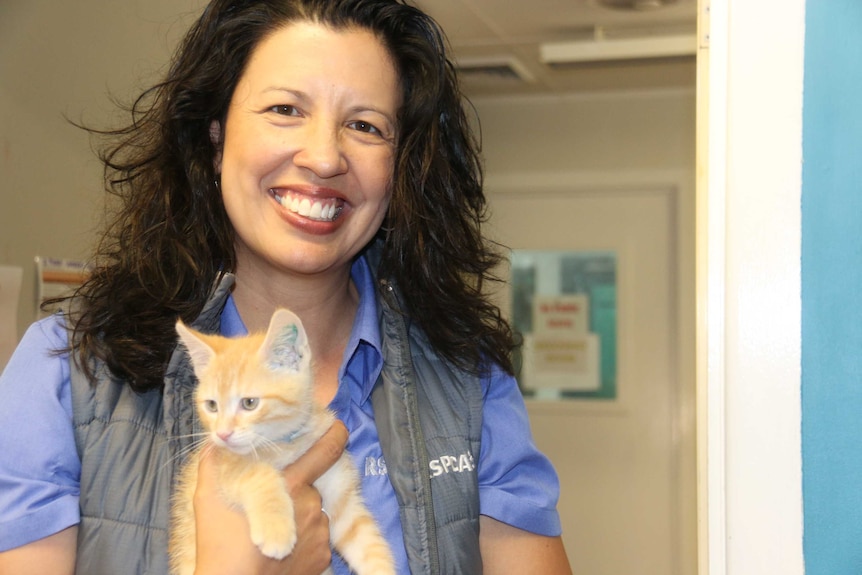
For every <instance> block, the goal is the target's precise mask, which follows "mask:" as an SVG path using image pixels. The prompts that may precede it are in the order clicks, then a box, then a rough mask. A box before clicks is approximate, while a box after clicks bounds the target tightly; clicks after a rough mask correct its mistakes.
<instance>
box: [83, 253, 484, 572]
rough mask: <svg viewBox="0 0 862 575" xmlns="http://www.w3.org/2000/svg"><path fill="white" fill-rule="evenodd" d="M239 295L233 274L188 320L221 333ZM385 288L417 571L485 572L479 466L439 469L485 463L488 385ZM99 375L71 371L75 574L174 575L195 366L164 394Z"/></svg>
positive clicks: (378, 393)
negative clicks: (172, 532)
mask: <svg viewBox="0 0 862 575" xmlns="http://www.w3.org/2000/svg"><path fill="white" fill-rule="evenodd" d="M373 267H375V266H374V265H372V268H373ZM232 286H233V277H232V276H227V277H225V278H224V280H223V281H222V282H221V283H220V285H219V286H218V287H217V289H216V291H215V292H214V294H213V295H212V297H211V298H210V300H209V302H208V303H207V305H206V306H205V308H204V310H203V311H202V313H201V315H200V317H199V318H198V319H197V320H196V321H195V322H193V323H192V325H193V326H194V327H195V328H197V329H200V330H202V331H206V332H211V333H215V332H218V329H219V324H220V317H221V312H222V309H223V307H224V304H225V302H226V300H227V296H228V294H229V292H230V289H231V287H232ZM381 286H382V290H381V291H382V292H383V296H382V297H379V298H378V307H379V310H380V331H381V340H382V345H383V350H382V351H383V357H384V366H383V372H382V373H381V375H380V380H379V381H378V385H377V386H375V389H374V391H373V392H372V396H371V400H372V405H373V407H374V413H375V420H376V422H377V429H378V433H379V436H380V443H381V446H382V449H383V453H384V457H385V459H386V462H387V469H388V473H389V479H390V481H391V482H392V484H393V486H394V488H395V491H396V496H397V499H398V505H399V509H400V513H401V524H402V527H403V530H404V543H405V546H406V548H407V556H408V559H409V563H410V570H411V573H413V574H414V575H418V574H424V575H437V574H446V575H455V574H470V575H473V574H476V575H478V574H480V573H481V572H482V561H481V557H480V555H479V497H478V485H477V475H476V470H475V465H473V466H472V468H473V469H472V472H467V473H432V472H431V469H432V468H433V465H434V462H438V463H439V462H440V461H441V458H449V460H450V461H451V458H453V457H454V458H457V457H458V456H461V455H463V454H468V456H470V457H471V461H472V457H475V459H476V460H478V455H479V441H480V436H481V427H482V395H481V386H480V384H479V382H478V380H477V378H476V377H475V376H471V375H467V374H465V373H463V372H461V371H459V370H456V369H454V368H453V367H452V366H451V365H449V364H448V363H446V362H444V361H442V360H440V359H439V358H438V357H437V356H436V354H435V353H434V352H433V350H432V349H431V347H430V345H429V344H428V342H427V340H426V339H425V336H424V334H423V333H422V332H421V330H419V329H418V328H416V327H415V326H411V325H410V323H409V320H407V319H406V318H405V316H403V315H402V314H400V313H399V312H398V311H397V306H398V304H397V301H398V298H397V296H396V293H397V290H395V289H393V288H392V287H391V286H390V285H389V284H387V283H385V282H381ZM171 337H172V335H171ZM97 377H98V383H97V384H96V385H91V384H90V383H89V382H88V381H87V380H86V378H85V377H83V375H82V374H81V373H80V372H79V371H78V370H77V369H76V368H75V366H74V362H72V402H73V421H74V426H75V439H76V443H77V449H78V454H79V455H80V457H81V500H80V507H81V523H80V524H79V526H78V555H77V567H76V572H77V573H78V574H79V575H118V574H127V573H128V574H132V573H134V574H141V575H143V574H147V575H150V574H152V575H166V574H167V572H168V566H167V528H168V517H169V505H170V494H171V486H172V483H173V480H174V474H175V473H176V471H177V470H178V468H179V466H180V465H181V463H182V460H183V456H184V454H185V453H186V451H185V450H187V449H188V448H189V447H190V444H191V440H192V437H191V434H193V433H195V432H198V431H200V429H199V425H198V422H197V418H196V416H195V412H194V408H193V401H192V394H193V390H194V386H195V379H194V376H193V374H192V371H191V367H190V364H189V360H188V357H187V355H186V354H185V352H184V351H182V349H178V350H177V351H176V352H175V353H174V354H173V356H172V357H171V360H170V363H169V367H168V370H167V372H166V376H165V388H164V392H163V393H162V392H159V391H150V392H147V393H143V394H138V393H135V392H133V391H132V390H131V389H130V388H129V387H128V385H124V384H123V383H122V382H117V381H115V380H113V379H112V378H111V376H110V373H109V372H108V370H107V369H106V368H104V366H98V368H97ZM437 469H438V470H439V469H440V468H439V465H438V467H437ZM432 475H433V477H432Z"/></svg>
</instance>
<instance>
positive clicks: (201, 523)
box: [194, 421, 347, 575]
mask: <svg viewBox="0 0 862 575" xmlns="http://www.w3.org/2000/svg"><path fill="white" fill-rule="evenodd" d="M346 443H347V429H346V428H345V427H344V424H343V423H341V422H340V421H336V422H335V424H334V425H333V426H332V428H331V429H330V430H329V431H327V432H326V434H325V435H324V436H323V437H321V438H320V439H319V440H318V442H317V443H316V444H315V445H314V446H313V447H312V448H311V449H309V450H308V452H307V453H305V454H304V455H303V456H302V457H300V458H299V459H298V460H296V462H294V463H293V464H292V465H289V466H288V467H286V468H285V470H284V479H285V483H286V484H287V489H288V492H289V493H290V496H291V497H292V498H293V502H294V507H295V511H294V512H295V518H296V530H297V541H296V546H295V547H294V549H293V552H291V554H290V555H288V556H287V557H285V558H284V559H282V560H281V561H276V560H275V559H271V558H269V557H265V556H264V555H262V554H261V553H260V550H259V549H258V548H257V547H256V546H255V545H254V544H252V542H251V538H250V536H249V528H248V521H247V520H246V518H245V515H244V514H243V513H242V512H241V511H238V510H236V509H232V508H231V507H229V506H228V505H227V504H226V503H224V501H222V499H221V497H219V495H218V491H217V487H216V485H215V481H216V480H215V470H214V469H213V465H212V463H211V461H210V458H208V457H203V458H202V459H201V464H200V468H199V470H198V485H197V489H196V491H195V499H194V506H195V526H196V527H195V529H196V531H197V565H196V568H195V574H196V575H221V574H224V575H228V574H230V575H235V574H237V573H243V574H255V575H264V574H273V575H275V574H278V575H287V574H290V575H306V574H308V575H320V573H321V572H323V570H324V569H326V568H327V567H328V566H329V563H330V560H331V554H330V550H329V519H328V518H327V517H326V515H325V514H324V513H323V512H322V511H321V505H320V494H319V493H318V492H317V490H316V489H315V488H314V487H313V486H312V483H313V482H314V481H315V480H316V479H317V478H318V477H320V476H321V475H322V474H323V473H324V472H325V471H326V470H327V469H329V468H330V467H331V466H332V465H333V464H334V463H335V462H336V461H337V460H338V458H339V457H340V456H341V453H342V452H343V451H344V447H345V445H346Z"/></svg>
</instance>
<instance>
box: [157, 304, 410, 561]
mask: <svg viewBox="0 0 862 575" xmlns="http://www.w3.org/2000/svg"><path fill="white" fill-rule="evenodd" d="M176 328H177V333H178V334H179V336H180V341H182V343H183V344H184V345H185V346H186V348H187V349H188V351H189V355H190V356H191V360H192V366H193V368H194V371H195V375H197V377H198V380H199V383H198V387H197V389H196V391H195V404H196V409H197V412H198V415H199V417H200V420H201V422H202V425H203V428H204V430H205V431H206V432H207V435H206V438H205V439H204V441H203V445H202V446H201V447H200V448H199V449H198V450H196V451H195V452H194V453H193V454H192V456H190V458H189V461H188V462H187V463H186V465H185V466H184V468H183V470H182V472H181V475H180V479H179V483H178V485H177V488H176V492H175V493H174V499H173V503H172V509H171V530H170V541H169V545H168V551H169V554H170V565H171V572H172V573H173V574H174V575H192V573H193V572H194V568H195V524H194V510H193V506H192V499H193V496H194V491H195V486H196V485H197V473H198V462H199V459H200V453H201V450H203V449H215V450H217V451H218V453H217V455H218V457H216V458H215V461H216V465H217V470H218V476H219V486H220V488H221V494H222V496H223V497H224V499H225V501H227V502H228V503H230V504H231V505H235V506H236V507H238V508H241V509H242V510H243V511H244V512H245V514H246V516H247V517H248V522H249V526H250V531H251V540H252V542H253V543H254V544H255V545H257V546H258V548H260V550H261V552H262V553H263V554H264V555H266V556H268V557H272V558H274V559H281V558H283V557H286V556H287V555H289V554H290V552H291V551H292V550H293V546H294V544H295V543H296V524H295V521H294V515H293V502H292V501H291V499H290V496H289V494H288V493H287V489H286V487H285V482H284V479H283V477H282V475H281V471H280V470H281V469H282V468H284V466H286V465H288V464H290V463H291V462H293V461H295V460H296V459H297V458H298V457H299V456H300V455H302V454H303V453H305V451H306V450H308V448H309V447H310V446H311V445H313V444H314V442H315V441H317V439H319V438H320V436H321V435H323V434H324V433H325V432H326V430H327V429H329V427H330V426H331V425H332V423H333V420H334V416H333V414H332V413H331V412H330V411H329V410H327V409H324V408H322V407H319V406H317V405H315V403H314V401H313V400H312V386H313V382H312V375H311V365H310V363H311V352H310V349H309V347H308V340H307V336H306V333H305V330H304V329H303V327H302V323H301V322H300V321H299V318H298V317H296V315H294V314H293V313H292V312H290V311H288V310H286V309H279V310H277V311H276V312H275V313H274V314H273V316H272V319H271V320H270V324H269V328H268V330H267V332H266V333H264V334H253V335H249V336H247V337H241V338H225V337H222V336H218V335H205V334H202V333H199V332H197V331H195V330H193V329H191V328H188V327H186V326H185V325H184V324H183V323H182V322H181V321H178V322H177V326H176ZM314 485H315V487H316V488H317V489H318V491H320V496H321V498H322V501H323V507H324V509H326V512H327V514H328V515H329V517H330V541H331V543H332V546H333V548H334V549H335V550H336V551H337V552H338V553H339V554H340V555H341V556H342V557H344V559H345V561H346V562H347V564H348V565H349V566H350V568H351V569H352V570H353V571H354V572H355V573H357V574H358V575H371V574H374V575H385V574H393V575H394V573H395V568H394V566H393V560H392V555H391V552H390V550H389V547H388V545H387V544H386V541H385V540H384V539H383V536H382V535H381V533H380V530H379V529H378V527H377V525H376V523H375V522H374V518H373V517H372V515H371V514H370V513H369V511H368V509H367V508H366V507H365V505H364V503H363V501H362V498H361V496H360V491H359V479H358V476H357V473H356V470H355V468H354V465H353V462H352V460H351V458H350V455H349V454H348V453H347V452H346V451H345V452H344V453H343V454H342V456H341V459H339V461H338V462H337V463H336V464H335V465H334V466H333V467H332V468H330V469H329V470H328V471H327V472H326V473H325V474H324V475H323V476H322V477H321V478H320V479H318V480H317V481H316V482H315V484H314ZM328 572H329V571H327V573H328Z"/></svg>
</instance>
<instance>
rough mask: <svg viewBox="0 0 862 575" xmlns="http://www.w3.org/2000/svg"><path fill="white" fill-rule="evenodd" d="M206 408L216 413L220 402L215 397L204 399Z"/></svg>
mask: <svg viewBox="0 0 862 575" xmlns="http://www.w3.org/2000/svg"><path fill="white" fill-rule="evenodd" d="M204 409H206V410H207V411H209V412H210V413H216V412H217V411H218V403H216V401H215V400H214V399H207V400H206V401H204Z"/></svg>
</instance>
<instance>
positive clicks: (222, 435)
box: [216, 429, 233, 441]
mask: <svg viewBox="0 0 862 575" xmlns="http://www.w3.org/2000/svg"><path fill="white" fill-rule="evenodd" d="M216 435H218V438H219V439H221V440H222V441H227V440H228V439H230V436H231V435H233V430H232V429H228V430H226V431H217V432H216Z"/></svg>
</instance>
